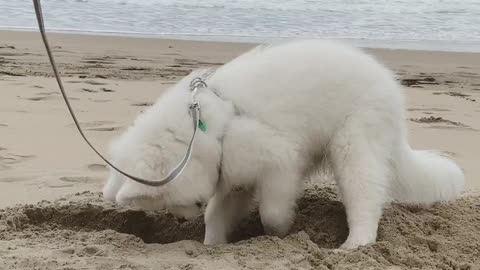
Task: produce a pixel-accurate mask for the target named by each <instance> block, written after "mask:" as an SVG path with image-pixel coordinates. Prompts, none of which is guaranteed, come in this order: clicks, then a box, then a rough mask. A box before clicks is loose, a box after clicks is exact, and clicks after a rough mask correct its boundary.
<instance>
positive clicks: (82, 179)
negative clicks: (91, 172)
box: [59, 176, 103, 184]
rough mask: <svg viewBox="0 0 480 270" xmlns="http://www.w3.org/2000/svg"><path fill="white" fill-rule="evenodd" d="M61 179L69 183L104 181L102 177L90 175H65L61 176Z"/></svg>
mask: <svg viewBox="0 0 480 270" xmlns="http://www.w3.org/2000/svg"><path fill="white" fill-rule="evenodd" d="M59 180H60V181H63V182H67V183H74V184H75V183H98V182H101V181H103V179H102V178H100V177H90V176H64V177H60V178H59Z"/></svg>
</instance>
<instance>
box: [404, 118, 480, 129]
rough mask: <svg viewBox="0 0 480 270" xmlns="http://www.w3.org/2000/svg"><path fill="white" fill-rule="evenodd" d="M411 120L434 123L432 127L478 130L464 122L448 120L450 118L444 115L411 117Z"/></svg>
mask: <svg viewBox="0 0 480 270" xmlns="http://www.w3.org/2000/svg"><path fill="white" fill-rule="evenodd" d="M410 121H412V122H415V123H423V124H432V125H430V128H437V129H464V130H465V129H466V130H472V131H477V130H476V129H474V128H472V127H470V126H467V125H465V124H463V123H460V122H455V121H451V120H448V119H444V118H442V117H435V116H430V117H421V118H410ZM436 124H441V125H436Z"/></svg>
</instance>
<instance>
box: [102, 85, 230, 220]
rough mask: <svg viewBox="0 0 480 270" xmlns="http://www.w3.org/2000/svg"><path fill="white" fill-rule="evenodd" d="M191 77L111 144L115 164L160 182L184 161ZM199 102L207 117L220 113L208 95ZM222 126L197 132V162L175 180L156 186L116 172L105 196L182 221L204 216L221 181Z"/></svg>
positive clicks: (194, 157)
mask: <svg viewBox="0 0 480 270" xmlns="http://www.w3.org/2000/svg"><path fill="white" fill-rule="evenodd" d="M189 77H191V76H189ZM190 79H191V78H186V79H184V80H182V81H181V82H179V84H177V85H176V86H174V87H173V89H170V90H169V91H167V93H165V94H164V95H163V96H162V97H161V98H160V100H159V101H158V102H157V103H156V104H155V105H154V106H152V107H150V108H148V109H147V110H146V111H145V112H144V113H143V114H141V115H140V116H139V117H138V118H137V119H136V121H135V123H134V125H133V126H132V127H130V128H129V129H128V130H127V131H126V132H125V133H124V134H122V135H121V136H120V137H119V138H118V139H117V140H116V141H115V142H114V143H113V144H112V146H111V157H112V160H113V164H115V166H117V167H118V168H119V169H121V170H122V171H125V172H126V173H128V174H131V175H134V176H136V177H139V178H143V179H147V180H160V179H162V178H163V177H165V176H166V175H167V174H168V173H169V172H170V171H171V170H172V169H173V168H174V167H175V166H176V165H177V164H178V163H179V162H180V161H181V160H182V158H183V155H184V154H185V152H186V150H187V147H188V142H189V140H190V137H191V135H192V131H193V130H192V118H191V116H190V115H189V110H188V108H189V102H190V101H191V97H190V93H189V91H188V83H189V82H190ZM210 95H214V94H211V93H210ZM202 98H203V100H202ZM199 99H200V100H202V103H203V104H206V106H205V107H206V108H207V109H206V110H204V111H202V117H205V118H207V119H208V117H209V115H214V114H215V115H219V113H218V112H219V111H221V108H219V107H216V106H220V105H218V104H220V103H219V101H218V100H217V101H215V100H214V101H212V100H213V98H212V97H211V96H208V93H203V94H202V95H201V97H199ZM220 115H222V117H224V116H223V114H220ZM216 117H219V116H216ZM220 122H222V121H212V123H210V125H209V130H208V131H207V132H198V133H197V135H196V138H195V143H194V148H193V149H194V150H193V154H192V158H191V160H190V162H189V163H188V165H187V166H186V168H185V170H184V171H183V173H182V174H181V175H180V176H179V177H178V178H176V179H175V180H173V181H171V182H169V183H168V184H166V185H163V186H160V187H151V186H146V185H143V184H140V183H137V182H135V181H133V180H132V179H129V178H128V177H126V176H124V175H122V174H120V173H119V172H117V171H115V170H114V169H111V171H110V176H109V179H108V181H107V183H106V185H105V187H104V189H103V194H104V196H105V198H106V199H109V200H113V201H116V202H117V203H119V204H122V205H126V204H128V205H134V206H137V207H140V208H142V209H154V210H161V209H167V210H168V211H170V212H171V213H172V214H174V215H175V216H177V217H183V218H188V219H189V218H192V217H194V216H196V215H198V214H200V213H201V209H202V207H203V206H204V205H205V204H206V203H207V202H208V200H209V199H210V198H211V197H212V196H213V194H214V192H215V188H216V184H217V181H218V178H219V175H218V166H219V163H220V156H221V155H220V153H221V144H220V142H219V140H218V138H219V136H218V134H216V133H219V132H223V126H221V125H219V124H218V123H220Z"/></svg>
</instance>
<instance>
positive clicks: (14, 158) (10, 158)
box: [0, 153, 35, 164]
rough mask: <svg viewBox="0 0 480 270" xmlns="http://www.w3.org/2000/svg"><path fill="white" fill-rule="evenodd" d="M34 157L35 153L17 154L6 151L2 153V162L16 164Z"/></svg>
mask: <svg viewBox="0 0 480 270" xmlns="http://www.w3.org/2000/svg"><path fill="white" fill-rule="evenodd" d="M32 158H35V155H17V154H12V153H6V154H2V155H0V162H1V163H4V164H16V163H20V162H23V161H27V160H29V159H32Z"/></svg>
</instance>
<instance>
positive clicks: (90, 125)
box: [67, 121, 115, 128]
mask: <svg viewBox="0 0 480 270" xmlns="http://www.w3.org/2000/svg"><path fill="white" fill-rule="evenodd" d="M112 124H115V122H113V121H92V122H82V123H80V125H81V126H82V127H84V128H93V127H100V126H103V125H112ZM74 126H75V125H74V124H68V125H67V127H74Z"/></svg>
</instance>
